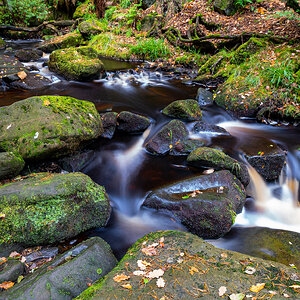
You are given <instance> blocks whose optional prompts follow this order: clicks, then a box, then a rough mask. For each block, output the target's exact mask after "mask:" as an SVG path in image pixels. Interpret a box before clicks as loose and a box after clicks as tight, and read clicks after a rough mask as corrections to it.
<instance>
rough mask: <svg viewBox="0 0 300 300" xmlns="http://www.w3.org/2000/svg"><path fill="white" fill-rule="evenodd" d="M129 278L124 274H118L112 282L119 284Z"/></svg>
mask: <svg viewBox="0 0 300 300" xmlns="http://www.w3.org/2000/svg"><path fill="white" fill-rule="evenodd" d="M129 278H130V276H127V275H125V274H120V275H116V276H115V277H114V278H113V280H114V281H116V282H121V281H124V280H127V279H129Z"/></svg>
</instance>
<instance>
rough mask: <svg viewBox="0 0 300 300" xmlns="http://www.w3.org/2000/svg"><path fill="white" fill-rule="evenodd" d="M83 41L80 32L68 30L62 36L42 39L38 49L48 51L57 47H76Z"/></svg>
mask: <svg viewBox="0 0 300 300" xmlns="http://www.w3.org/2000/svg"><path fill="white" fill-rule="evenodd" d="M83 43H84V38H83V36H82V35H81V34H80V33H77V32H70V33H67V34H65V35H62V36H57V37H54V38H52V39H50V40H46V41H44V42H43V43H42V44H41V45H40V46H39V49H40V50H42V51H44V52H47V53H50V52H52V51H54V50H57V49H63V48H70V47H78V46H80V45H82V44H83Z"/></svg>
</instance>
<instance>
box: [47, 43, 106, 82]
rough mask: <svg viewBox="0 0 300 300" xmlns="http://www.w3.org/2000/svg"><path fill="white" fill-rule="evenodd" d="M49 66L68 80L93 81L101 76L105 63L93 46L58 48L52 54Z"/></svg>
mask: <svg viewBox="0 0 300 300" xmlns="http://www.w3.org/2000/svg"><path fill="white" fill-rule="evenodd" d="M48 67H49V70H50V71H53V72H55V73H57V74H59V75H61V76H63V77H64V78H66V79H67V80H77V81H91V80H93V79H96V78H98V77H99V74H100V72H101V71H103V64H102V62H101V61H100V59H99V56H98V54H97V51H96V50H94V49H93V48H91V47H78V48H68V49H61V50H56V51H54V52H52V53H51V54H50V57H49V62H48Z"/></svg>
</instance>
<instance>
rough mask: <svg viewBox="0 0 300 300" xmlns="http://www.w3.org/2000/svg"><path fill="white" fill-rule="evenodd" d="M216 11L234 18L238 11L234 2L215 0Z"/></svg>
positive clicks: (231, 0) (232, 0)
mask: <svg viewBox="0 0 300 300" xmlns="http://www.w3.org/2000/svg"><path fill="white" fill-rule="evenodd" d="M214 10H215V11H216V12H218V13H220V14H223V15H226V16H232V15H234V14H235V13H236V11H237V9H236V6H235V5H234V0H214Z"/></svg>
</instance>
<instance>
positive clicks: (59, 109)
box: [0, 96, 103, 159]
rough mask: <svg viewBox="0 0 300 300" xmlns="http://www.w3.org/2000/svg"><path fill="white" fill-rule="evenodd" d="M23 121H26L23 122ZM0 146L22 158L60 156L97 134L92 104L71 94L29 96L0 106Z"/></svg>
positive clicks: (99, 127) (97, 122)
mask: <svg viewBox="0 0 300 300" xmlns="http://www.w3.org/2000/svg"><path fill="white" fill-rule="evenodd" d="M24 120H26V121H24ZM0 132H1V137H0V147H1V148H2V149H4V150H5V151H16V152H19V153H20V155H21V156H22V157H23V158H24V159H33V158H34V159H37V158H38V159H40V158H46V157H47V158H49V156H62V155H66V154H67V153H70V152H71V151H74V150H75V149H77V148H78V147H79V146H80V144H81V143H82V142H84V141H87V140H91V139H94V138H97V137H99V136H100V135H101V134H102V132H103V129H102V124H101V119H100V115H99V114H98V112H97V110H96V108H95V105H94V104H93V103H91V102H88V101H81V100H77V99H75V98H71V97H61V96H39V97H31V98H28V99H25V100H22V101H18V102H15V103H14V104H12V105H10V106H7V107H1V108H0Z"/></svg>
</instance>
